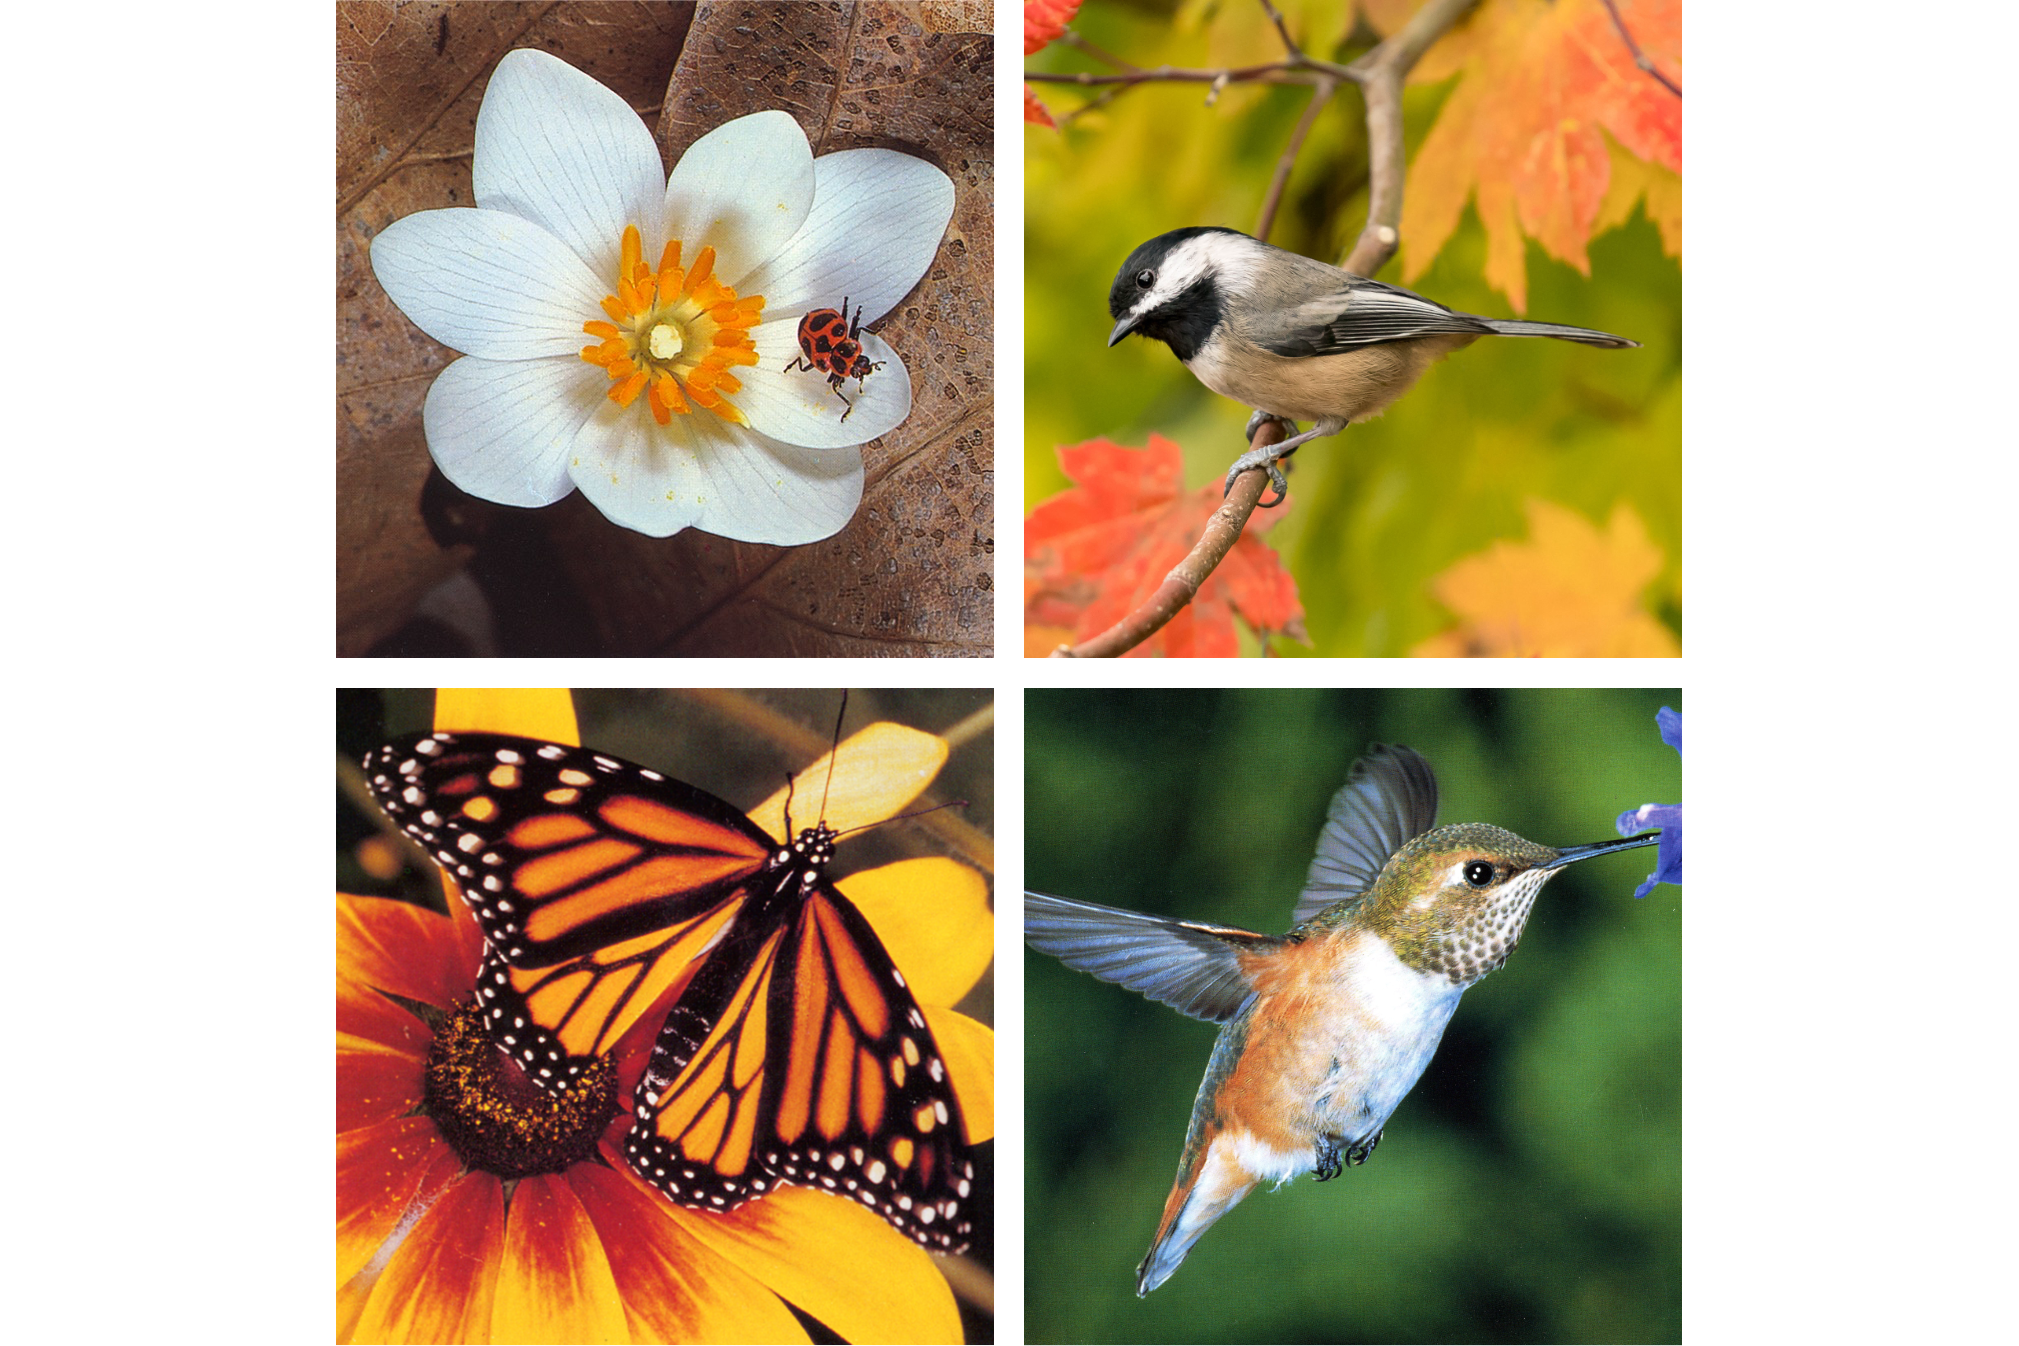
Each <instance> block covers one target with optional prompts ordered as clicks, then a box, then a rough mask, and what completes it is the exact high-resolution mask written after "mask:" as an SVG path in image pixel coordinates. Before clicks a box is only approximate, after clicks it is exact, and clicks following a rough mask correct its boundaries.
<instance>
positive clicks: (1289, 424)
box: [1241, 411, 1297, 444]
mask: <svg viewBox="0 0 2019 1346" xmlns="http://www.w3.org/2000/svg"><path fill="white" fill-rule="evenodd" d="M1270 421H1274V422H1276V424H1278V425H1280V426H1282V427H1283V438H1285V439H1289V438H1290V437H1291V436H1293V435H1295V434H1296V433H1297V422H1295V421H1293V420H1291V419H1290V418H1289V417H1287V416H1278V415H1275V414H1274V413H1272V412H1267V411H1257V412H1253V413H1250V415H1249V417H1248V428H1247V429H1245V430H1243V431H1242V432H1241V437H1242V438H1243V439H1245V440H1247V441H1248V442H1249V443H1250V444H1252V443H1254V442H1255V432H1256V431H1257V430H1260V429H1261V428H1262V427H1263V426H1265V425H1267V424H1268V423H1269V422H1270Z"/></svg>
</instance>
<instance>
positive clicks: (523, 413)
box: [422, 356, 610, 507]
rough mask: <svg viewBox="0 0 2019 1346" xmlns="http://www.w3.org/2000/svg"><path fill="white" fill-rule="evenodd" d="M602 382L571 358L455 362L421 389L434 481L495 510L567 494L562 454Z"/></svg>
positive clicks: (591, 409) (592, 407)
mask: <svg viewBox="0 0 2019 1346" xmlns="http://www.w3.org/2000/svg"><path fill="white" fill-rule="evenodd" d="M609 382H610V380H609V378H608V377H607V376H606V375H605V374H604V373H603V371H602V370H600V369H598V368H596V367H595V366H593V365H591V364H589V363H588V362H587V361H585V360H582V359H580V358H577V357H572V356H571V357H569V358H567V359H558V360H511V361H502V362H501V361H497V360H476V359H469V358H465V359H461V360H458V361H456V362H455V363H454V364H452V365H450V366H449V367H448V368H447V369H444V370H443V371H442V373H441V376H440V377H439V378H437V379H436V380H435V383H434V386H433V387H432V388H429V389H428V401H427V406H426V408H425V410H424V411H423V413H422V417H423V425H424V427H425V429H426V430H427V435H428V452H429V453H431V454H433V455H434V459H435V462H436V463H437V464H439V465H440V466H441V469H442V475H443V476H445V477H447V478H448V479H449V480H450V481H452V482H454V483H455V484H456V485H458V486H460V487H462V488H463V489H464V490H465V491H468V492H469V493H470V494H471V495H474V496H478V497H481V498H482V499H485V500H493V501H496V502H497V503H498V504H500V505H524V506H528V507H531V506H537V505H551V504H553V503H554V502H555V501H556V500H559V499H561V498H562V497H563V496H565V495H567V494H568V492H570V491H572V490H574V489H575V483H574V482H573V481H572V480H571V479H570V478H569V476H568V454H569V450H570V449H571V448H572V447H573V445H574V442H575V436H576V434H577V433H578V432H579V431H580V430H581V428H582V425H583V423H584V422H585V421H587V420H588V419H589V418H590V416H592V415H594V414H595V411H596V408H597V403H598V402H599V401H604V402H607V401H608V400H609V399H608V398H607V397H605V396H604V393H605V391H606V389H607V388H608V386H609Z"/></svg>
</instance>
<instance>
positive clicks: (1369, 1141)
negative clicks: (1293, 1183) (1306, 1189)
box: [1313, 1131, 1381, 1182]
mask: <svg viewBox="0 0 2019 1346" xmlns="http://www.w3.org/2000/svg"><path fill="white" fill-rule="evenodd" d="M1380 1143H1381V1133H1380V1132H1379V1131H1376V1132H1375V1133H1374V1134H1373V1135H1371V1136H1369V1137H1367V1138H1366V1139H1365V1140H1357V1141H1354V1142H1353V1143H1352V1144H1350V1145H1349V1144H1347V1143H1346V1137H1344V1136H1320V1137H1319V1138H1318V1143H1317V1145H1316V1146H1314V1147H1313V1148H1315V1149H1316V1151H1317V1153H1318V1167H1317V1169H1316V1171H1315V1176H1316V1177H1317V1179H1318V1181H1319V1182H1330V1181H1331V1180H1332V1179H1334V1178H1336V1177H1338V1176H1339V1175H1340V1174H1341V1173H1344V1172H1345V1171H1346V1170H1347V1169H1349V1168H1358V1167H1359V1166H1360V1165H1362V1164H1364V1163H1366V1162H1367V1156H1368V1155H1370V1154H1372V1153H1374V1147H1375V1146H1376V1145H1379V1144H1380Z"/></svg>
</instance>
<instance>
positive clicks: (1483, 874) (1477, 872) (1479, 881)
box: [1465, 860, 1493, 888]
mask: <svg viewBox="0 0 2019 1346" xmlns="http://www.w3.org/2000/svg"><path fill="white" fill-rule="evenodd" d="M1465 881H1466V882H1467V883H1469V884H1471V885H1472V886H1473V887H1474V888H1484V887H1485V886H1486V885H1487V884H1489V883H1492V882H1493V866H1492V865H1489V864H1487V863H1486V861H1484V860H1473V861H1470V862H1468V863H1467V864H1466V866H1465Z"/></svg>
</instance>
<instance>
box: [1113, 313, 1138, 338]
mask: <svg viewBox="0 0 2019 1346" xmlns="http://www.w3.org/2000/svg"><path fill="white" fill-rule="evenodd" d="M1136 318H1137V315H1136V314H1133V313H1132V314H1130V315H1129V316H1128V317H1126V318H1124V319H1122V320H1121V321H1120V322H1118V323H1116V324H1115V330H1114V331H1112V332H1110V333H1108V344H1109V345H1110V346H1112V345H1114V344H1115V343H1116V342H1117V341H1120V340H1121V339H1122V338H1123V337H1125V336H1127V335H1128V334H1129V333H1130V332H1132V331H1134V330H1135V327H1136Z"/></svg>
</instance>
